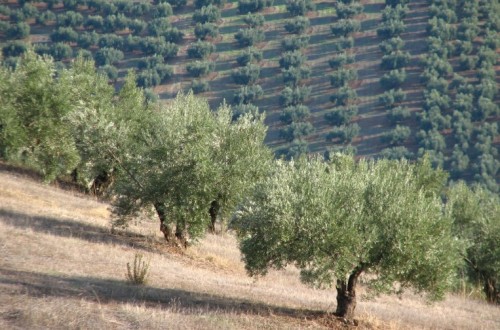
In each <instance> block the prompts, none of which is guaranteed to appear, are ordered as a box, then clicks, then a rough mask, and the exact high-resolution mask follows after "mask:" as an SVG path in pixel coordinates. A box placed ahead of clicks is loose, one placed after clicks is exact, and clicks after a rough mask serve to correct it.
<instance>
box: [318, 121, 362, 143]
mask: <svg viewBox="0 0 500 330" xmlns="http://www.w3.org/2000/svg"><path fill="white" fill-rule="evenodd" d="M358 134H359V125H358V124H356V123H354V124H350V125H342V126H337V127H334V128H333V129H332V131H331V132H330V133H328V134H327V135H326V140H327V141H332V140H334V139H339V141H340V142H341V143H350V142H352V140H353V139H354V138H355V137H356V136H358Z"/></svg>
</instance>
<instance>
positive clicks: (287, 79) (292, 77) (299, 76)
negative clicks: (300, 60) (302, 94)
mask: <svg viewBox="0 0 500 330" xmlns="http://www.w3.org/2000/svg"><path fill="white" fill-rule="evenodd" d="M281 72H282V74H283V82H284V83H285V85H286V86H296V85H297V84H298V83H299V82H300V81H301V80H303V79H307V78H309V77H310V76H311V68H309V67H305V66H303V67H290V69H283V70H281Z"/></svg>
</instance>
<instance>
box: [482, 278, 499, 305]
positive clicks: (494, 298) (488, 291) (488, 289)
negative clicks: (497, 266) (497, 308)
mask: <svg viewBox="0 0 500 330" xmlns="http://www.w3.org/2000/svg"><path fill="white" fill-rule="evenodd" d="M496 284H497V283H496V281H495V279H493V278H491V277H486V276H484V288H483V291H484V294H485V295H486V300H487V301H488V302H489V303H491V304H497V303H500V293H499V292H498V290H497V286H496Z"/></svg>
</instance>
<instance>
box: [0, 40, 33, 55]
mask: <svg viewBox="0 0 500 330" xmlns="http://www.w3.org/2000/svg"><path fill="white" fill-rule="evenodd" d="M27 51H28V45H27V44H26V43H25V42H23V41H19V40H16V41H11V42H9V43H8V44H6V45H5V46H3V48H2V54H3V56H4V57H16V56H20V55H22V54H24V53H26V52H27Z"/></svg>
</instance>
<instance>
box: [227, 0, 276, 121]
mask: <svg viewBox="0 0 500 330" xmlns="http://www.w3.org/2000/svg"><path fill="white" fill-rule="evenodd" d="M272 4H273V1H272V0H269V1H266V0H240V1H238V12H239V14H241V15H245V16H244V17H243V22H244V23H245V27H244V28H241V29H239V30H238V32H236V33H235V34H234V39H235V40H236V43H237V45H238V46H239V47H240V48H242V50H241V52H240V53H239V55H238V56H237V57H236V62H237V64H238V66H239V67H238V68H236V69H234V70H233V71H232V72H231V77H232V79H233V81H234V83H235V84H238V85H241V86H240V87H239V88H238V89H237V90H236V91H235V92H234V94H233V105H234V110H235V111H234V115H235V117H238V116H241V115H242V114H245V113H253V114H257V113H259V108H258V107H257V106H256V105H255V102H256V101H257V100H258V99H260V98H262V96H264V90H263V89H262V87H261V86H260V85H259V84H258V80H259V78H260V69H261V68H260V62H261V61H262V58H263V54H262V51H261V50H259V48H257V47H256V46H257V45H258V44H259V43H260V42H262V41H264V40H265V33H264V23H265V17H264V15H262V13H261V12H262V10H263V9H264V8H266V7H269V6H272Z"/></svg>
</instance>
